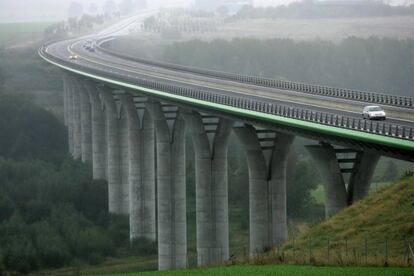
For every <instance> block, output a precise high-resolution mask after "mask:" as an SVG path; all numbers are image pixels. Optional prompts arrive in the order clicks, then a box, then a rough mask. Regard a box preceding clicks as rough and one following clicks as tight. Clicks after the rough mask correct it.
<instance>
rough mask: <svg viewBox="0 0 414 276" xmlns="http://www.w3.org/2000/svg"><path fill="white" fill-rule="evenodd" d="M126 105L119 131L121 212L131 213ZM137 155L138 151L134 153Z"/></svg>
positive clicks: (121, 114)
mask: <svg viewBox="0 0 414 276" xmlns="http://www.w3.org/2000/svg"><path fill="white" fill-rule="evenodd" d="M127 117H128V116H127V112H126V110H125V107H124V106H123V105H121V109H120V117H119V120H118V132H119V142H120V148H119V149H120V158H121V159H120V173H121V183H120V185H121V186H120V189H121V213H122V214H129V206H130V205H129V186H130V185H129V160H130V155H131V152H130V149H129V146H130V144H129V140H130V138H129V130H128V119H127ZM134 155H136V153H134Z"/></svg>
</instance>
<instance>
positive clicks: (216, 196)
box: [185, 112, 232, 265]
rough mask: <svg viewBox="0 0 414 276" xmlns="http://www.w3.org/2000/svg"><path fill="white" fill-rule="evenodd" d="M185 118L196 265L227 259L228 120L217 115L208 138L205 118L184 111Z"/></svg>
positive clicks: (229, 125) (229, 123)
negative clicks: (191, 170)
mask: <svg viewBox="0 0 414 276" xmlns="http://www.w3.org/2000/svg"><path fill="white" fill-rule="evenodd" d="M185 118H186V122H187V124H188V127H187V128H188V131H189V133H190V135H191V138H192V141H193V146H194V151H195V174H196V225H197V259H198V265H208V264H218V263H222V262H224V261H226V260H228V258H229V232H228V231H229V230H228V228H229V225H228V224H229V221H228V187H227V186H228V183H227V182H228V179H227V178H228V176H227V144H228V140H229V136H230V133H231V130H232V128H231V127H232V122H231V121H228V120H225V119H221V120H220V119H218V118H217V119H216V120H215V122H216V123H217V125H216V127H217V128H216V129H215V130H213V133H212V132H210V134H214V137H212V136H210V139H209V136H208V134H207V131H206V129H205V126H204V122H206V121H207V122H208V120H209V119H207V120H204V122H203V118H202V116H201V115H200V114H199V113H197V112H187V113H186V114H185ZM213 120H214V119H213ZM208 124H209V125H214V122H208Z"/></svg>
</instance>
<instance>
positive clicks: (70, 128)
mask: <svg viewBox="0 0 414 276" xmlns="http://www.w3.org/2000/svg"><path fill="white" fill-rule="evenodd" d="M67 85H68V88H67V91H66V94H67V96H66V100H67V103H66V106H67V117H66V124H67V126H68V144H69V147H68V148H69V153H70V155H72V156H73V153H74V145H73V142H74V141H73V130H74V121H73V120H74V115H73V98H74V93H73V90H74V87H73V79H72V78H68V82H67Z"/></svg>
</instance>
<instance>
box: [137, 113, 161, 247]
mask: <svg viewBox="0 0 414 276" xmlns="http://www.w3.org/2000/svg"><path fill="white" fill-rule="evenodd" d="M142 121H143V125H142V129H141V138H142V139H141V141H142V143H141V154H142V162H141V172H142V173H141V175H142V183H141V189H140V199H141V200H140V202H139V204H138V206H140V209H139V210H138V213H139V214H140V217H141V218H142V220H141V221H142V222H141V223H140V234H139V235H141V236H143V237H145V238H147V239H149V240H156V239H157V221H156V220H157V215H156V210H157V205H156V204H157V199H156V186H157V181H156V175H155V171H156V169H155V167H156V161H155V159H156V158H155V150H156V149H155V129H154V120H153V118H152V117H151V115H150V113H149V112H148V110H145V112H144V115H143V120H142Z"/></svg>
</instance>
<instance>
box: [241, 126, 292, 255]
mask: <svg viewBox="0 0 414 276" xmlns="http://www.w3.org/2000/svg"><path fill="white" fill-rule="evenodd" d="M234 130H235V133H236V135H237V137H238V138H239V139H240V141H241V142H242V144H243V146H244V148H245V151H246V157H247V163H248V167H249V196H250V198H249V203H250V255H256V254H260V253H262V252H264V251H266V250H269V249H271V248H272V247H273V246H276V245H280V244H282V243H283V242H284V241H286V239H287V219H286V163H287V157H288V155H289V151H290V146H291V144H292V142H293V139H294V137H293V136H291V135H287V134H282V133H275V135H274V136H273V137H274V138H263V139H262V141H266V142H267V141H270V142H271V145H270V146H266V147H262V145H261V143H260V142H261V140H260V138H259V137H258V134H257V132H256V129H255V128H254V127H252V126H250V125H246V126H244V127H236V128H234ZM269 133H270V132H269ZM265 150H267V151H270V152H269V153H270V154H269V153H268V156H269V157H268V158H266V155H265ZM266 159H267V160H266Z"/></svg>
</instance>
